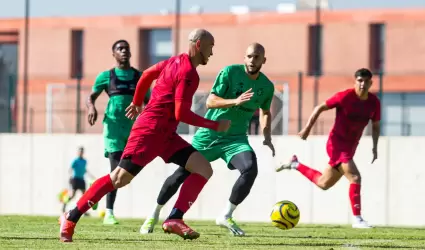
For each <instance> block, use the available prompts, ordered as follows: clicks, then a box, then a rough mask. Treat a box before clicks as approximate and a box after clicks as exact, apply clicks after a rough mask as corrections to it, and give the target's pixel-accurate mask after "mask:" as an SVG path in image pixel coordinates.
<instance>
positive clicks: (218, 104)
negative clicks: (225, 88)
mask: <svg viewBox="0 0 425 250" xmlns="http://www.w3.org/2000/svg"><path fill="white" fill-rule="evenodd" d="M206 104H207V108H209V109H219V108H230V107H233V106H236V104H237V99H224V98H221V97H219V96H216V95H215V94H210V95H209V96H208V99H207V102H206Z"/></svg>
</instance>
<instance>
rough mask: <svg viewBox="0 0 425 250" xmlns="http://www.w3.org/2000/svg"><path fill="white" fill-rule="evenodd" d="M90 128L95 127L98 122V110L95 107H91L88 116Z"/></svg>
mask: <svg viewBox="0 0 425 250" xmlns="http://www.w3.org/2000/svg"><path fill="white" fill-rule="evenodd" d="M87 119H88V121H89V124H90V126H93V125H94V124H95V123H96V120H97V110H96V108H95V107H93V106H92V107H89V113H88V115H87Z"/></svg>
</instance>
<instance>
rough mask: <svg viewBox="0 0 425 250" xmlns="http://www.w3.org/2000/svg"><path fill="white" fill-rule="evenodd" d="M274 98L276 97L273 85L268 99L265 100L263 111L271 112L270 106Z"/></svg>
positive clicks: (268, 93)
mask: <svg viewBox="0 0 425 250" xmlns="http://www.w3.org/2000/svg"><path fill="white" fill-rule="evenodd" d="M273 96H274V85H273V84H272V83H271V87H270V88H269V90H268V92H267V98H266V99H265V100H264V102H263V103H262V104H261V106H260V108H261V109H262V110H270V106H271V104H272V101H273Z"/></svg>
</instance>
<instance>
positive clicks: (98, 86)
mask: <svg viewBox="0 0 425 250" xmlns="http://www.w3.org/2000/svg"><path fill="white" fill-rule="evenodd" d="M108 84H109V71H104V72H102V73H100V74H99V75H97V77H96V80H95V81H94V85H93V87H92V91H93V92H95V93H101V92H102V91H104V90H106V89H107V88H108Z"/></svg>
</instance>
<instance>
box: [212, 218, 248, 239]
mask: <svg viewBox="0 0 425 250" xmlns="http://www.w3.org/2000/svg"><path fill="white" fill-rule="evenodd" d="M215 224H217V226H221V227H224V228H227V229H229V231H230V232H231V233H232V234H233V235H234V236H245V232H244V231H243V230H242V229H241V228H240V227H239V226H238V224H236V222H235V221H234V220H233V218H224V217H220V218H217V219H216V220H215Z"/></svg>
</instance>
